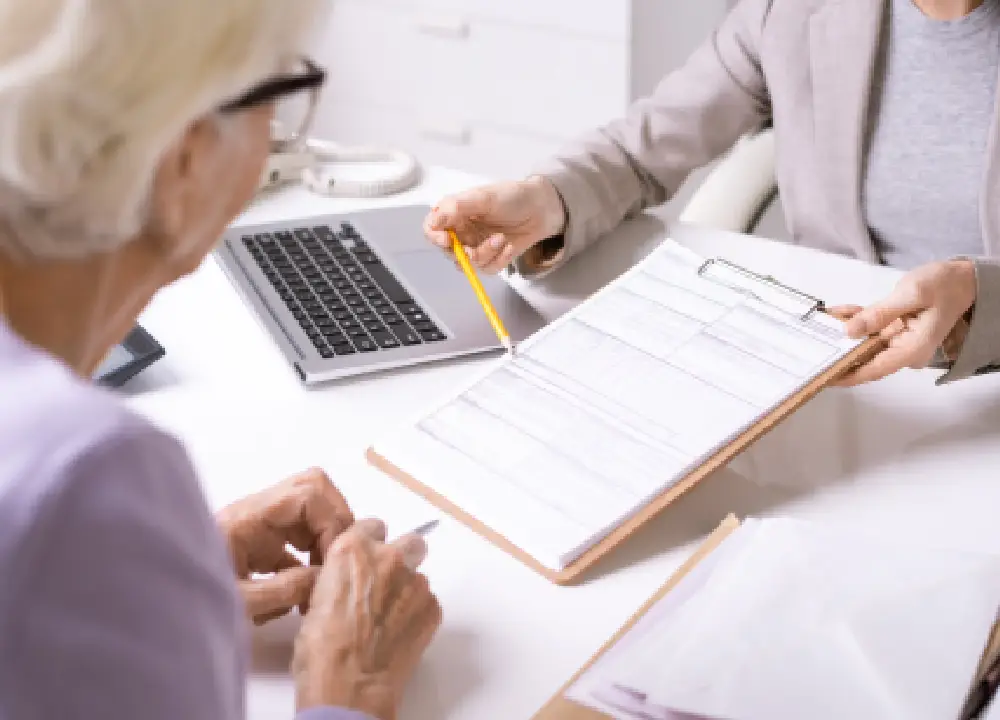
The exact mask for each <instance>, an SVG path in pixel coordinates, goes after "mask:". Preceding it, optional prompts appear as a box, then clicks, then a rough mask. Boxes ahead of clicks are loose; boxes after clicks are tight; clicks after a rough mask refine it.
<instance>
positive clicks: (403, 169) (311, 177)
mask: <svg viewBox="0 0 1000 720" xmlns="http://www.w3.org/2000/svg"><path fill="white" fill-rule="evenodd" d="M367 163H372V164H378V165H380V166H385V168H386V170H385V173H384V174H382V175H380V176H378V177H375V178H359V179H353V178H350V177H343V176H338V177H335V175H334V172H333V169H334V166H336V165H337V164H342V165H343V164H367ZM419 179H420V166H419V164H418V163H417V160H416V158H414V157H413V156H412V155H409V154H408V153H405V152H401V151H398V150H389V149H380V148H373V147H364V146H359V147H345V146H342V145H339V144H338V143H334V142H330V141H327V140H317V139H315V138H309V137H306V136H297V135H287V134H283V130H282V126H281V124H280V123H277V122H275V123H273V124H272V126H271V154H270V155H269V156H268V159H267V164H266V166H265V167H264V172H263V175H262V176H261V180H260V185H259V187H258V191H265V190H272V189H274V188H277V187H280V186H284V185H288V184H291V183H296V182H301V183H302V184H303V185H304V186H305V187H306V188H308V189H309V190H311V191H313V192H315V193H317V194H319V195H327V196H330V197H355V198H370V197H383V196H386V195H395V194H396V193H400V192H403V191H404V190H409V189H410V188H411V187H413V186H414V185H416V184H417V182H418V181H419Z"/></svg>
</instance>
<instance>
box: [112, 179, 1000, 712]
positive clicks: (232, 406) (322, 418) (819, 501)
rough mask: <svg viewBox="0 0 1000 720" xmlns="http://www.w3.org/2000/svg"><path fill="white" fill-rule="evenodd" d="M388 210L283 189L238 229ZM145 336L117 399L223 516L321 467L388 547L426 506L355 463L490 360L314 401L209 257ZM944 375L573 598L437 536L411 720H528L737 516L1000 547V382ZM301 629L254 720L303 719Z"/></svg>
mask: <svg viewBox="0 0 1000 720" xmlns="http://www.w3.org/2000/svg"><path fill="white" fill-rule="evenodd" d="M475 181H476V178H472V177H468V176H465V175H461V174H457V173H451V172H446V171H437V170H434V171H431V172H430V173H429V174H428V177H427V180H426V182H425V183H424V185H423V186H422V187H421V189H419V190H418V191H415V192H413V193H410V194H408V195H407V196H405V197H402V198H395V199H394V200H393V202H396V203H400V202H428V203H432V202H434V201H435V200H436V199H437V198H438V197H440V195H442V194H444V193H446V192H450V191H453V190H455V189H459V188H461V187H463V186H466V185H469V184H471V183H473V182H475ZM376 204H378V203H377V202H365V203H361V202H346V201H330V200H322V199H319V198H316V197H313V196H310V195H308V194H305V193H299V192H290V193H287V194H285V195H283V196H282V197H281V198H275V199H272V200H269V201H268V202H266V203H262V204H261V205H259V206H258V207H256V208H254V209H252V210H251V211H250V212H248V213H247V215H246V216H245V219H246V220H247V221H253V220H255V219H260V218H263V217H268V218H273V217H276V216H280V215H285V216H293V215H296V214H322V213H325V212H331V211H337V210H343V209H353V208H359V207H362V206H370V205H376ZM662 232H663V227H662V225H661V224H660V223H659V222H658V221H657V220H655V219H654V218H643V219H642V220H640V221H638V222H636V223H633V224H632V225H630V226H629V227H627V228H625V229H624V230H623V231H622V232H621V233H618V234H617V236H616V237H615V238H611V239H609V240H608V241H607V242H605V243H603V244H601V245H599V246H597V247H596V248H595V249H594V250H593V251H592V252H589V253H587V254H586V255H584V256H583V257H581V258H580V259H579V260H578V261H575V262H574V263H573V264H572V265H570V266H569V267H567V268H566V269H565V270H564V271H562V272H560V273H558V274H556V276H554V277H553V278H551V280H550V281H548V282H546V283H545V284H542V285H539V286H535V287H528V288H524V284H523V283H518V287H519V288H524V289H525V293H526V295H527V297H528V298H529V300H530V301H531V302H533V303H534V304H535V305H536V306H537V307H538V308H539V309H540V310H542V311H543V312H544V313H545V314H546V315H548V316H550V317H552V316H555V315H558V314H559V313H561V312H563V311H564V310H565V309H567V308H569V307H571V306H572V305H574V304H575V303H576V302H577V301H578V300H579V299H581V298H583V297H585V296H586V295H588V294H589V293H590V292H591V291H593V290H594V289H596V288H597V287H599V286H600V285H602V284H603V283H605V282H606V281H607V280H610V279H611V278H612V277H614V276H615V275H617V274H618V272H620V271H621V270H623V269H624V268H625V267H627V266H628V265H629V264H630V263H631V262H632V261H634V260H635V259H636V258H638V257H640V256H641V255H642V254H643V252H644V249H645V248H648V247H649V246H650V245H651V240H652V239H653V238H655V236H656V235H657V233H662ZM734 240H735V241H734ZM684 242H685V244H688V245H689V246H691V247H692V248H693V249H695V250H697V251H699V252H702V253H703V254H706V255H712V254H720V253H722V252H724V253H725V255H726V256H727V257H729V258H730V259H732V260H734V261H736V262H741V263H743V264H745V265H747V266H749V267H751V268H757V269H760V270H766V271H767V272H769V273H771V274H773V275H775V276H777V277H778V278H780V279H782V280H783V281H785V282H788V283H790V284H797V285H799V286H800V287H801V288H802V289H804V290H807V291H811V292H814V293H816V294H819V295H821V296H823V297H825V299H827V300H828V301H830V302H858V303H865V302H867V301H870V300H873V299H875V298H877V297H879V296H880V295H881V294H882V293H884V292H885V291H886V290H888V289H889V287H891V285H892V283H893V282H894V279H895V276H894V274H893V273H891V272H889V271H887V270H883V269H879V268H872V267H868V266H864V265H860V264H858V263H854V262H851V261H847V260H843V259H840V258H833V257H824V256H820V255H818V254H815V253H812V252H810V251H805V250H801V249H798V248H792V247H788V246H784V245H779V244H776V243H771V242H767V241H763V240H756V239H748V238H731V237H726V236H720V235H712V234H704V233H695V234H694V235H693V236H691V237H688V238H687V239H685V240H684ZM142 322H143V323H144V324H145V325H146V327H148V329H149V330H150V331H151V332H152V333H153V334H154V335H156V337H158V338H159V339H160V340H161V341H162V342H163V344H164V345H165V346H166V348H167V355H166V357H165V358H164V359H163V360H161V361H160V362H159V363H157V364H156V365H155V366H153V367H152V368H151V369H150V370H148V371H147V372H146V373H145V374H144V375H143V376H140V377H139V378H137V379H136V381H135V382H134V383H133V385H132V386H130V387H129V388H128V389H127V390H126V392H128V394H129V395H130V399H129V402H130V403H131V404H132V405H133V406H134V407H135V408H136V409H137V410H139V411H140V412H143V413H145V414H146V415H148V416H149V417H151V418H152V419H153V420H154V421H156V422H158V423H160V424H161V425H163V426H165V427H167V428H169V429H171V430H173V431H174V432H176V433H177V434H179V435H180V436H181V437H182V438H183V439H184V441H185V442H186V443H187V445H188V448H189V450H190V451H191V453H192V455H193V457H194V460H195V463H196V464H197V466H198V469H199V470H200V472H201V473H202V477H203V480H204V483H205V490H206V493H207V494H208V496H209V499H210V502H211V503H212V504H213V506H218V505H220V504H222V503H224V502H228V501H230V500H233V499H235V498H237V497H239V496H241V495H244V494H246V493H248V492H251V491H254V490H256V489H259V488H261V487H264V486H266V485H268V484H270V483H272V482H273V481H275V480H277V479H278V478H280V477H282V476H284V475H286V474H288V473H291V472H294V471H297V470H299V469H302V468H304V467H306V466H308V465H312V464H316V465H321V466H323V467H325V468H327V469H328V470H329V471H330V472H331V473H332V474H333V475H334V477H335V481H336V482H337V483H338V485H339V486H340V487H341V488H342V490H343V491H344V493H345V495H346V496H347V498H348V500H349V501H351V502H352V504H353V505H354V506H355V507H356V508H357V509H358V511H359V512H360V513H362V514H370V513H379V514H382V515H384V516H387V518H388V520H389V523H390V532H398V531H402V530H405V529H408V528H406V527H403V526H402V525H403V524H408V523H410V522H416V521H419V520H420V519H423V517H424V513H426V512H427V506H426V505H425V504H424V503H423V502H422V501H420V500H418V499H416V498H415V497H413V496H411V495H410V494H409V493H407V492H405V491H404V490H402V489H401V488H399V487H398V486H396V485H395V484H394V483H393V482H392V481H390V480H388V479H386V478H384V477H383V476H381V475H379V474H378V473H376V472H375V471H373V470H370V469H368V468H367V466H366V465H365V464H364V461H363V458H362V452H363V451H364V449H365V448H366V447H367V445H368V443H369V442H370V441H371V440H372V439H373V438H374V437H376V436H378V435H379V434H380V433H381V432H382V431H383V430H384V428H385V427H386V426H387V425H388V424H391V423H397V422H403V421H405V420H406V419H408V418H411V417H412V416H414V415H415V414H417V413H419V412H420V411H421V410H422V409H423V408H425V407H426V405H427V404H428V403H429V402H431V401H432V400H434V399H435V398H437V397H438V396H439V395H440V393H442V392H444V391H446V390H448V389H449V388H453V387H454V386H455V385H456V384H457V383H461V382H462V381H463V379H465V378H466V377H468V376H469V375H470V374H471V373H473V372H475V368H476V367H478V366H479V363H480V362H481V361H465V362H461V363H452V364H447V365H439V366H436V367H424V368H418V369H412V370H408V371H405V372H398V373H394V374H391V375H383V376H380V377H377V378H370V379H365V380H356V381H352V382H349V383H342V384H337V385H331V386H328V387H325V388H322V389H318V390H312V391H306V390H304V389H303V388H302V387H300V386H299V384H298V382H297V380H296V379H295V377H294V375H293V374H292V372H291V371H290V370H289V368H288V367H287V366H286V364H285V363H284V361H283V360H282V358H281V357H280V355H279V354H278V352H277V351H276V350H275V349H274V348H273V347H272V346H271V344H270V342H269V340H268V339H267V337H266V336H265V335H264V333H263V331H262V330H261V329H260V328H259V326H258V325H257V323H256V321H255V320H254V319H253V318H252V316H251V315H250V314H249V313H248V312H247V311H245V310H244V308H243V306H242V305H241V303H240V301H239V300H238V299H237V297H236V295H235V293H234V292H233V290H232V289H231V288H230V286H229V284H228V281H227V280H226V279H225V277H224V276H223V274H222V272H221V271H220V270H219V269H218V267H217V266H216V265H215V263H214V262H213V261H209V262H207V263H206V264H205V266H204V267H203V268H202V269H201V270H199V271H198V272H197V273H196V274H195V275H194V276H192V277H191V278H188V279H186V280H184V281H183V282H181V283H179V284H177V285H176V286H174V287H171V288H169V289H167V290H165V291H164V292H163V293H162V295H161V296H160V297H158V298H157V299H156V300H155V302H154V303H153V305H152V306H151V307H150V308H149V310H148V312H147V313H146V314H145V315H144V317H143V318H142ZM933 377H934V374H933V373H932V372H924V373H912V372H911V373H904V374H901V375H898V376H896V377H894V378H891V379H889V380H887V381H885V382H883V383H880V384H877V385H873V386H869V387H865V388H859V389H856V390H851V391H843V390H841V391H829V392H827V393H826V394H824V395H822V396H821V397H820V398H819V399H817V401H815V402H814V403H813V404H812V405H811V406H809V407H807V408H806V409H805V410H804V411H802V412H801V413H800V414H799V415H798V416H796V418H794V419H793V420H792V421H790V422H789V423H788V424H786V425H785V426H783V427H782V428H779V430H777V431H776V432H775V433H774V434H772V435H771V436H769V437H768V438H765V440H764V441H762V442H761V443H760V444H759V445H758V446H757V447H756V448H755V449H754V450H753V451H751V452H750V453H749V454H747V455H746V456H744V457H743V458H741V459H740V460H739V461H738V463H737V465H736V466H735V467H736V468H738V470H739V473H737V472H736V471H735V470H728V471H726V472H723V473H720V474H719V476H717V477H714V478H711V479H710V480H709V481H707V482H705V483H703V484H702V485H701V486H700V487H698V488H696V489H695V490H694V491H692V492H691V493H689V494H688V495H687V496H685V497H684V498H683V499H681V501H679V502H678V503H677V504H676V505H675V506H674V507H673V508H672V509H671V510H669V511H668V512H666V513H664V515H662V516H661V517H660V518H659V519H658V520H657V521H655V522H654V523H652V524H651V526H650V527H649V528H647V529H646V530H645V531H643V532H642V533H641V534H640V535H639V536H637V537H636V538H634V539H633V540H632V541H631V542H630V543H628V544H627V545H625V546H623V547H622V548H620V549H619V550H618V551H617V552H616V553H615V554H614V555H613V556H612V558H611V560H610V561H609V562H608V563H607V564H605V565H604V566H602V568H601V574H600V575H598V576H597V577H596V578H595V579H593V580H592V581H590V582H588V583H587V584H585V585H583V586H580V587H574V588H558V587H555V586H553V585H550V584H548V583H547V582H546V581H544V580H542V579H541V578H539V577H538V576H536V575H535V574H534V573H532V572H530V571H528V570H527V569H525V568H523V567H522V566H521V565H520V564H518V563H517V562H516V561H514V560H512V559H509V558H508V557H507V556H506V555H504V554H502V553H500V552H499V551H496V550H494V549H493V548H492V547H491V546H489V545H487V544H486V543H485V542H483V541H481V540H479V539H478V538H477V536H475V535H474V534H472V533H471V532H468V531H466V530H465V529H464V528H463V527H461V526H459V525H458V524H456V523H454V522H451V521H445V522H444V523H442V525H441V527H440V528H439V529H438V530H436V531H435V532H434V533H433V534H432V535H431V537H430V546H431V555H430V558H429V560H428V562H427V564H426V571H427V573H428V575H429V576H430V579H431V583H432V586H433V587H434V589H435V590H436V591H437V593H438V595H439V597H440V599H441V603H442V606H443V608H444V618H445V620H444V625H443V627H442V629H441V631H440V634H439V635H438V637H437V638H436V640H435V642H434V643H433V645H432V647H431V649H430V651H429V654H428V655H427V657H426V659H425V661H424V663H423V665H422V667H421V669H420V671H419V672H418V674H417V676H416V678H415V680H414V683H413V685H412V688H411V691H410V693H409V695H408V698H407V701H406V704H405V707H404V709H403V713H402V716H401V717H402V719H403V720H431V719H435V720H436V719H439V718H445V717H448V718H462V719H466V718H477V719H487V720H489V719H492V718H498V717H503V718H526V717H530V715H531V713H532V712H534V711H535V710H536V709H537V708H538V707H539V706H540V705H541V704H542V703H543V702H544V701H546V700H547V699H548V697H549V696H550V695H551V694H552V693H553V692H554V691H555V690H556V689H557V688H558V687H559V686H560V685H561V684H562V683H563V682H564V681H565V680H566V679H567V678H568V677H569V676H570V675H571V674H572V673H573V672H574V671H575V670H576V668H577V667H578V666H579V665H580V664H581V663H582V662H583V661H584V660H586V658H588V657H589V656H590V655H591V654H592V653H593V651H594V650H595V649H596V648H598V647H599V646H600V645H601V644H602V643H603V642H604V641H605V640H606V639H607V637H608V636H609V635H610V634H611V633H612V632H613V631H614V630H615V629H616V628H617V627H618V626H619V625H620V624H621V623H622V622H623V621H624V620H625V619H626V618H627V617H628V616H629V615H630V614H631V612H632V611H634V609H635V608H637V607H638V606H639V605H640V604H641V603H642V602H643V601H644V600H645V599H646V598H647V597H648V596H649V595H650V594H651V593H652V592H653V590H654V589H655V588H656V587H658V586H659V585H660V584H661V583H662V582H663V581H664V579H665V578H666V577H667V575H668V574H669V573H670V572H671V571H672V570H673V569H674V568H675V567H676V566H677V565H678V564H679V563H680V562H681V561H682V559H683V558H684V557H685V555H686V552H687V551H688V549H689V547H690V545H691V544H692V543H693V542H695V541H696V540H697V539H698V538H700V536H701V535H703V534H704V533H706V532H708V531H709V530H711V529H712V528H713V527H714V526H715V525H716V524H717V523H718V522H719V521H720V520H721V519H722V517H723V516H724V515H725V514H726V513H727V512H736V513H738V514H740V515H748V514H750V515H767V514H786V515H793V516H798V517H808V518H816V519H822V520H824V521H827V522H834V523H839V524H845V525H851V526H858V527H868V528H870V527H877V528H885V530H886V531H887V532H893V533H902V534H905V535H908V536H912V537H914V538H918V539H920V540H925V541H935V542H941V543H944V544H947V545H952V546H958V547H966V548H977V547H985V548H990V549H994V550H996V551H998V552H1000V527H998V525H997V523H996V520H995V518H996V517H997V510H1000V442H998V440H1000V376H997V377H988V378H979V379H975V380H971V381H967V382H963V383H959V384H958V385H954V386H950V387H945V388H936V387H934V386H933ZM393 523H395V526H394V525H393ZM293 633H294V621H288V622H286V621H282V622H279V623H276V624H274V625H273V626H272V627H269V628H267V629H266V630H264V631H262V632H259V633H258V634H257V636H256V638H255V639H256V643H255V650H254V668H255V671H254V676H253V679H252V681H251V684H250V696H249V701H250V703H249V704H250V713H249V714H250V717H251V718H254V720H258V719H259V720H263V718H280V717H289V716H290V715H291V709H292V702H293V699H292V688H291V683H290V682H289V680H288V678H287V674H286V672H285V668H286V667H287V662H288V659H289V657H290V646H291V638H292V636H293Z"/></svg>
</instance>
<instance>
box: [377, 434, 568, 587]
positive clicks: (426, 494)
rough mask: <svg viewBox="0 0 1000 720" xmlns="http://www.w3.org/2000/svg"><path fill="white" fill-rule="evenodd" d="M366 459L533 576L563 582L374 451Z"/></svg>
mask: <svg viewBox="0 0 1000 720" xmlns="http://www.w3.org/2000/svg"><path fill="white" fill-rule="evenodd" d="M365 457H366V458H367V460H368V462H369V463H370V464H371V465H373V466H374V467H376V468H378V469H379V470H381V471H382V472H384V473H385V474H386V475H388V476H389V477H391V478H392V479H394V480H396V481H397V482H399V483H402V484H403V485H404V486H405V487H407V488H409V489H410V490H412V491H413V492H415V493H416V494H417V495H420V496H421V497H422V498H424V499H425V500H426V501H427V502H429V503H431V504H432V505H434V506H435V507H437V508H438V509H439V510H441V511H443V512H446V513H448V514H449V515H451V516H452V517H453V518H455V519H456V520H458V521H459V522H461V523H462V524H463V525H465V526H466V527H468V528H469V529H470V530H472V531H473V532H475V533H476V534H478V535H480V536H482V537H483V538H485V539H486V540H488V541H489V542H491V543H493V545H495V546H496V547H498V548H499V549H501V550H503V551H504V552H506V553H508V554H510V555H513V556H514V557H515V558H516V559H517V560H520V561H521V562H522V563H524V564H525V565H527V566H528V567H529V568H531V569H532V570H534V571H535V572H537V573H540V574H541V575H544V576H545V577H546V578H547V579H548V580H551V581H552V582H554V583H556V584H558V585H562V584H564V583H565V582H566V579H565V578H564V577H563V574H562V573H558V572H555V571H553V570H552V569H550V568H547V567H545V566H544V565H542V564H541V563H540V562H538V561H537V560H536V559H535V558H533V557H531V555H529V554H528V553H526V552H524V551H523V550H522V549H521V548H519V547H517V546H516V545H514V544H513V543H512V542H510V541H509V540H508V539H507V538H505V537H504V536H503V535H501V534H500V533H498V532H496V531H495V530H493V529H492V528H491V527H489V526H487V525H485V524H483V523H481V522H480V521H479V520H477V519H476V518H474V517H472V515H469V514H468V513H467V512H465V511H464V510H462V509H461V508H460V507H458V506H457V505H455V504H454V503H452V502H451V501H450V500H448V499H447V498H446V497H444V496H443V495H440V494H438V493H436V492H434V491H433V490H431V489H430V488H429V487H427V486H426V485H424V484H423V483H421V482H419V481H417V480H416V479H414V478H413V477H411V476H410V475H409V474H407V473H405V472H403V471H402V470H400V469H399V468H398V467H396V466H395V465H393V464H392V462H391V461H390V460H389V459H388V458H385V457H383V456H382V455H380V454H379V453H378V452H377V451H376V450H375V448H373V447H371V448H368V450H367V452H365Z"/></svg>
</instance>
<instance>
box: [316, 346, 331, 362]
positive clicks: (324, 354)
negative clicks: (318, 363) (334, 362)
mask: <svg viewBox="0 0 1000 720" xmlns="http://www.w3.org/2000/svg"><path fill="white" fill-rule="evenodd" d="M334 354H335V353H334V352H333V349H332V348H328V347H325V348H323V349H322V350H320V351H319V355H320V357H322V358H323V359H324V360H329V359H330V358H332V357H333V356H334Z"/></svg>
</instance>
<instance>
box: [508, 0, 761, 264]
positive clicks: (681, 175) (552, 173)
mask: <svg viewBox="0 0 1000 720" xmlns="http://www.w3.org/2000/svg"><path fill="white" fill-rule="evenodd" d="M771 3H772V0H741V1H740V2H739V3H738V4H737V5H736V6H735V7H734V8H733V9H732V10H731V11H730V12H729V14H728V15H727V17H726V18H725V19H724V21H723V22H722V23H721V25H720V26H719V27H718V28H717V29H716V30H715V32H714V33H713V34H712V36H711V37H710V38H709V39H708V40H707V41H706V42H705V43H703V44H702V45H701V46H700V47H699V48H698V49H697V50H696V51H695V52H694V54H693V55H692V56H691V57H690V58H689V59H688V60H687V62H686V63H685V64H684V65H683V66H682V67H680V68H679V69H678V70H676V71H674V72H673V73H671V74H670V75H668V76H667V77H666V78H664V79H663V80H662V81H661V82H660V84H659V85H658V87H657V88H656V89H655V91H654V92H653V94H652V95H650V96H649V97H646V98H643V99H640V100H638V101H636V102H635V103H634V104H633V105H632V106H631V107H630V108H629V110H628V112H627V113H626V115H625V117H623V118H621V119H619V120H615V121H613V122H611V123H609V124H608V125H606V126H604V127H602V128H600V129H598V130H596V131H594V132H592V133H590V134H588V135H586V136H584V137H582V138H580V139H579V140H578V141H576V142H574V143H571V144H569V145H568V146H567V147H565V148H563V149H562V150H561V151H560V152H558V153H557V154H556V156H554V157H552V158H551V159H549V160H548V161H546V162H545V163H543V164H542V165H541V166H540V167H538V168H536V170H535V172H534V173H533V174H535V175H542V176H543V177H545V178H547V179H548V180H550V181H551V182H552V183H553V185H554V186H555V188H556V190H558V192H559V195H560V196H561V198H562V201H563V204H564V206H565V208H566V213H567V218H568V222H567V225H566V228H565V231H564V234H563V236H562V237H561V238H559V239H556V240H554V241H550V242H548V243H547V244H546V248H545V250H546V251H545V252H538V251H536V252H531V253H528V254H526V255H525V256H524V257H522V258H521V259H519V260H518V261H517V262H516V263H515V265H514V267H515V269H516V270H517V271H518V272H520V273H521V274H523V275H534V276H539V275H541V274H543V273H547V272H548V271H551V270H553V269H555V268H556V267H558V266H559V265H561V264H562V263H564V262H565V261H566V260H568V259H569V258H570V257H571V256H573V255H575V254H576V253H578V252H579V251H580V250H582V249H583V248H585V247H587V245H589V244H590V243H592V242H593V241H594V240H595V239H597V238H599V237H600V236H601V235H603V234H605V233H607V232H608V231H610V230H612V229H613V228H615V227H616V226H617V225H618V224H619V223H620V222H621V221H622V220H624V219H626V218H629V217H631V216H633V215H635V214H637V213H639V212H641V211H642V210H644V209H645V208H648V207H651V206H654V205H659V204H662V203H664V202H666V201H667V200H669V199H670V198H671V197H672V196H673V195H674V193H675V192H676V191H677V190H678V188H679V187H680V186H681V184H682V183H683V182H684V180H685V179H686V178H687V176H688V175H689V174H690V173H691V172H692V171H693V170H695V169H697V168H699V167H701V166H703V165H705V164H707V163H709V162H711V161H712V160H714V159H716V158H717V157H719V156H720V155H722V154H723V153H724V152H725V151H726V150H728V149H729V148H730V147H732V145H733V144H734V143H735V142H736V140H738V139H739V137H740V136H741V135H743V134H745V133H747V132H749V131H751V130H755V129H757V128H760V127H762V126H764V125H765V124H766V123H767V121H768V118H769V117H770V102H769V99H768V93H767V87H766V84H765V81H764V74H763V72H762V70H761V63H760V52H759V50H760V44H761V36H762V34H763V30H764V24H765V21H766V19H767V15H768V12H769V10H770V6H771ZM582 81H583V82H585V81H586V79H585V78H583V79H582Z"/></svg>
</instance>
